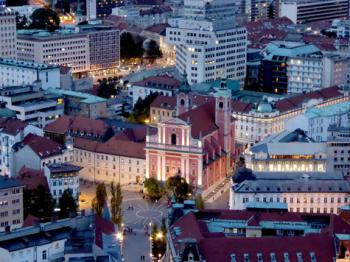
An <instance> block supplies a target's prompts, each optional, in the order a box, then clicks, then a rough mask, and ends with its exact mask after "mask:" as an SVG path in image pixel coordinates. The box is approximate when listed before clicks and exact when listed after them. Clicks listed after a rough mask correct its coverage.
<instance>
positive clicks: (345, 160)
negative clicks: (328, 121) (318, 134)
mask: <svg viewBox="0 0 350 262" xmlns="http://www.w3.org/2000/svg"><path fill="white" fill-rule="evenodd" d="M328 132H329V136H328V139H327V155H328V159H327V169H328V170H329V171H332V172H338V173H341V174H342V175H343V176H347V177H348V176H349V175H350V127H349V126H348V127H344V126H339V125H332V126H330V127H329V128H328Z"/></svg>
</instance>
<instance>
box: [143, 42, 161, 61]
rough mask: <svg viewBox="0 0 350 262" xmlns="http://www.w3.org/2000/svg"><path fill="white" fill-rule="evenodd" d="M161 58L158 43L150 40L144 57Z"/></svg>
mask: <svg viewBox="0 0 350 262" xmlns="http://www.w3.org/2000/svg"><path fill="white" fill-rule="evenodd" d="M162 56H163V54H162V51H160V48H159V45H158V43H157V42H156V41H154V40H150V41H149V42H148V45H147V49H146V57H149V58H161V57H162Z"/></svg>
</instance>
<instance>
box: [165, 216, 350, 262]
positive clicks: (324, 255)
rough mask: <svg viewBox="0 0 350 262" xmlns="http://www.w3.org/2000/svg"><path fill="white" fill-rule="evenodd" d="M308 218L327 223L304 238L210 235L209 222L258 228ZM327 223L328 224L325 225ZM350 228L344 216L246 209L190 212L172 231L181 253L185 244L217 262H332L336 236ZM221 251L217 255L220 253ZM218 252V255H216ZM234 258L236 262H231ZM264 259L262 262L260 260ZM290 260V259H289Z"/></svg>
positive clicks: (296, 221) (347, 232)
mask: <svg viewBox="0 0 350 262" xmlns="http://www.w3.org/2000/svg"><path fill="white" fill-rule="evenodd" d="M309 219H315V221H321V220H322V221H328V225H327V226H326V227H325V228H324V229H322V230H321V231H320V233H310V234H306V235H304V236H283V237H280V236H270V237H244V236H235V237H226V236H225V234H224V233H222V232H210V231H209V230H208V226H207V223H210V222H209V221H221V222H222V223H226V222H225V220H226V221H227V223H234V221H238V222H239V223H244V221H246V223H247V226H251V227H253V228H255V227H256V226H259V225H260V221H263V222H264V223H266V222H269V221H270V222H282V223H283V222H286V223H303V222H304V223H306V221H308V220H309ZM320 219H321V220H320ZM326 223H327V222H326ZM349 230H350V225H349V224H347V223H346V222H345V221H344V220H343V219H342V218H341V217H339V216H337V215H333V214H305V213H289V212H287V213H280V212H264V211H246V210H201V211H198V212H196V213H194V212H189V213H187V214H186V215H184V216H182V217H181V218H179V219H178V220H177V221H176V222H174V223H173V224H172V225H171V226H170V228H169V235H170V237H171V239H172V244H173V246H174V248H175V250H177V252H178V253H180V252H182V251H183V250H184V246H185V245H186V244H185V243H190V244H195V245H197V246H198V250H199V253H200V255H201V256H202V259H205V261H208V262H217V261H237V262H241V261H242V262H243V261H247V260H246V259H245V257H249V261H265V260H267V261H270V260H271V261H272V260H273V259H272V257H275V260H274V261H287V260H288V261H290V262H297V261H299V260H298V256H299V257H300V256H302V258H303V261H308V262H312V261H314V260H313V259H312V256H313V255H314V256H315V258H316V259H317V261H324V262H326V261H332V260H333V258H334V257H335V256H336V250H335V242H334V235H335V234H349ZM218 250H219V251H220V252H217V251H218ZM213 251H216V252H213ZM232 257H234V258H235V260H232ZM259 257H261V259H262V260H259ZM286 257H287V258H286Z"/></svg>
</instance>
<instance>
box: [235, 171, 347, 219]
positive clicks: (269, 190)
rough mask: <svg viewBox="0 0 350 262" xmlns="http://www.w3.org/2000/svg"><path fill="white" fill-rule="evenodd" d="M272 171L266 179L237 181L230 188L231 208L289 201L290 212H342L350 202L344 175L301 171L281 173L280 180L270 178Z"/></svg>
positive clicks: (240, 208) (286, 202)
mask: <svg viewBox="0 0 350 262" xmlns="http://www.w3.org/2000/svg"><path fill="white" fill-rule="evenodd" d="M269 175H271V176H273V174H266V176H265V178H264V179H262V180H259V179H257V180H245V181H243V182H241V183H239V184H234V185H233V186H232V188H231V189H230V201H229V206H230V209H235V210H236V209H238V210H244V209H246V206H247V204H251V203H256V202H263V203H285V204H287V205H288V210H289V211H290V212H304V213H333V214H339V212H340V208H341V207H342V206H344V205H347V204H348V199H349V192H350V187H349V182H348V181H346V180H343V178H342V177H338V178H335V177H333V176H332V175H329V176H330V177H329V178H328V179H323V178H321V177H319V178H313V177H309V176H308V175H305V174H302V173H300V174H293V175H294V176H295V177H294V178H289V179H288V178H284V179H283V174H281V176H280V177H279V180H280V181H276V177H275V178H273V179H268V178H266V177H267V176H269ZM298 176H300V177H298ZM323 176H327V175H323ZM332 177H333V178H332Z"/></svg>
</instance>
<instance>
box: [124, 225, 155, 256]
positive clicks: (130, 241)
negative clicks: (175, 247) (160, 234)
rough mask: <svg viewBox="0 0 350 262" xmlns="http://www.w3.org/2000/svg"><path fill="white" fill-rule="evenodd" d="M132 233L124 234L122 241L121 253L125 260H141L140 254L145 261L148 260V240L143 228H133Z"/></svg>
mask: <svg viewBox="0 0 350 262" xmlns="http://www.w3.org/2000/svg"><path fill="white" fill-rule="evenodd" d="M134 232H135V233H136V236H135V235H133V234H126V235H125V240H124V243H123V255H124V261H125V262H138V261H141V256H145V260H142V261H146V262H150V240H149V237H148V236H146V235H145V234H144V231H143V229H139V230H136V229H135V230H134Z"/></svg>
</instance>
